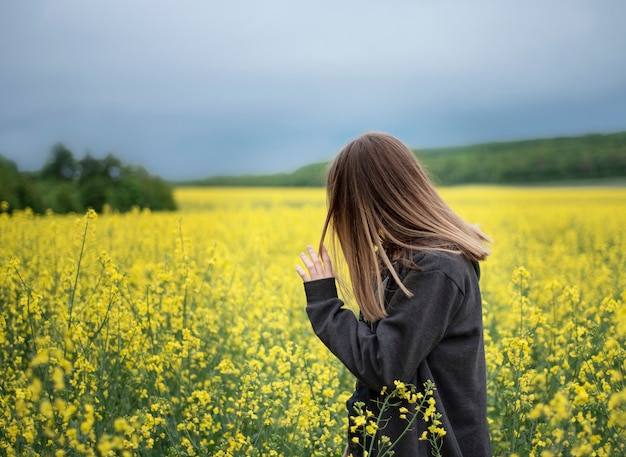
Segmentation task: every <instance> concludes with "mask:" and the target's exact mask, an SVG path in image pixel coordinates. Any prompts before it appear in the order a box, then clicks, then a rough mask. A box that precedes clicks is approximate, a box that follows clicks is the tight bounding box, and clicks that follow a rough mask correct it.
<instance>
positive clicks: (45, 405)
mask: <svg viewBox="0 0 626 457" xmlns="http://www.w3.org/2000/svg"><path fill="white" fill-rule="evenodd" d="M441 192H442V195H443V196H444V198H445V199H446V200H447V201H448V203H450V205H451V206H452V207H453V208H454V209H455V210H456V211H458V212H459V213H460V214H461V215H462V216H463V217H464V218H465V219H466V220H468V221H469V222H472V223H479V224H480V225H481V227H482V228H483V230H484V231H485V232H486V233H488V234H489V235H490V236H491V237H492V238H493V240H494V243H493V245H492V250H493V253H492V255H491V257H490V258H489V259H488V260H487V261H486V262H485V263H483V264H482V267H481V268H482V278H481V287H482V290H483V298H484V322H485V343H486V355H487V363H488V393H489V419H490V425H491V436H492V443H493V448H494V455H518V456H526V455H528V456H531V455H532V456H550V455H554V456H556V455H598V456H602V455H606V456H609V455H625V454H626V439H625V438H624V434H623V430H624V427H626V382H625V379H626V377H625V374H626V353H625V350H624V347H626V307H625V305H624V301H625V299H626V271H625V269H624V267H625V266H626V235H625V234H624V230H623V227H624V226H626V211H625V209H626V189H622V188H500V187H463V188H447V189H441ZM176 199H177V201H178V203H179V206H180V208H181V209H180V210H179V211H178V212H176V213H152V212H150V211H133V212H130V213H127V214H117V213H112V212H108V213H105V214H100V215H96V214H95V213H93V212H89V213H87V214H85V215H54V214H51V213H48V214H46V215H35V214H33V213H32V211H21V212H14V213H13V214H12V215H9V214H7V213H2V214H0V246H2V248H1V250H0V269H1V273H0V304H1V305H2V309H3V312H2V315H1V316H0V363H1V366H0V372H2V376H1V377H0V392H2V395H1V396H0V430H1V432H0V455H8V456H20V455H31V456H47V455H72V456H82V455H84V456H90V455H94V456H95V455H103V456H109V455H110V456H113V455H128V456H131V455H132V456H134V455H142V456H147V455H154V456H160V455H181V456H213V455H221V456H244V455H245V456H265V455H270V456H296V455H298V456H299V455H307V456H327V455H340V454H341V452H342V450H343V448H344V447H345V431H346V430H347V411H346V410H345V401H346V399H347V397H348V396H349V395H350V393H351V389H352V388H353V378H352V376H351V375H350V374H349V373H347V372H346V370H345V369H344V368H343V367H342V366H341V364H340V363H339V362H338V361H337V360H336V359H335V358H334V357H333V356H332V354H330V353H329V351H327V350H326V348H325V347H324V346H323V345H322V344H321V343H320V342H319V341H318V340H317V338H316V337H315V335H314V334H313V332H312V330H311V328H310V325H309V323H308V320H307V318H306V313H305V311H304V295H303V290H302V284H301V280H300V279H299V277H298V276H297V274H296V273H295V272H294V266H295V263H296V262H298V253H299V252H300V251H301V250H302V249H303V247H304V246H305V245H306V244H309V243H310V244H313V245H316V243H317V241H318V237H319V234H320V230H321V226H322V223H323V220H324V216H325V201H324V191H323V189H194V188H181V189H177V191H176ZM349 305H350V306H354V304H353V303H349ZM407 400H409V401H410V402H412V403H415V402H416V401H419V400H421V397H420V398H417V396H415V397H412V398H407ZM429 425H430V426H432V430H430V432H431V433H433V434H442V435H443V437H442V438H443V439H444V440H445V439H446V436H445V431H444V430H443V429H440V428H439V427H438V426H439V424H436V423H430V424H429ZM370 431H371V432H372V433H374V432H376V430H374V429H373V428H371V430H370Z"/></svg>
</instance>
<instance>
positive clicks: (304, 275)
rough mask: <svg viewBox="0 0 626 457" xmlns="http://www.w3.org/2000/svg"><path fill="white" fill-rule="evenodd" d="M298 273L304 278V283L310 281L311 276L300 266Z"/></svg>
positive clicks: (297, 267) (298, 266) (297, 266)
mask: <svg viewBox="0 0 626 457" xmlns="http://www.w3.org/2000/svg"><path fill="white" fill-rule="evenodd" d="M296 272H297V273H298V275H300V277H301V278H302V281H304V282H308V281H310V278H309V275H307V274H306V272H305V271H304V270H303V269H302V267H301V266H300V265H296Z"/></svg>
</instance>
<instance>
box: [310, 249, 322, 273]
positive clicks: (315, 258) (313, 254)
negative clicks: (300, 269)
mask: <svg viewBox="0 0 626 457" xmlns="http://www.w3.org/2000/svg"><path fill="white" fill-rule="evenodd" d="M307 250H308V251H309V255H310V256H311V260H312V261H313V265H314V266H315V271H316V272H317V273H318V274H322V273H323V272H324V267H323V266H322V262H321V261H320V258H319V257H318V255H317V252H315V249H313V246H307Z"/></svg>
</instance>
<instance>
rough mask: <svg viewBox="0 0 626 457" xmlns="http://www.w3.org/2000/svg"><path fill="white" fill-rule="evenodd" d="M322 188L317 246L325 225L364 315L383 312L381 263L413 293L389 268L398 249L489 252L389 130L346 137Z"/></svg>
mask: <svg viewBox="0 0 626 457" xmlns="http://www.w3.org/2000/svg"><path fill="white" fill-rule="evenodd" d="M326 191H327V204H328V213H327V216H326V221H325V223H324V228H323V230H322V236H321V240H320V248H321V245H322V244H323V243H324V241H325V238H326V235H327V233H330V234H331V235H332V241H333V246H336V242H337V241H338V242H339V245H340V247H341V251H342V252H343V257H344V259H345V262H346V265H347V268H348V273H349V276H350V281H351V283H352V291H351V292H352V295H353V296H354V298H355V299H356V302H357V304H358V306H359V309H360V311H361V314H362V315H363V317H364V318H365V319H366V320H367V321H369V322H376V321H378V320H380V319H382V318H384V317H386V316H387V312H386V310H385V304H384V301H383V287H382V272H383V270H384V269H386V270H388V271H389V274H391V275H392V276H393V278H394V279H395V281H396V283H397V284H398V285H399V287H400V288H401V289H402V291H403V292H404V293H405V294H406V295H407V296H411V295H412V294H411V292H410V291H409V290H408V289H407V288H406V287H405V286H404V285H403V284H402V282H401V280H400V278H399V277H398V275H397V273H396V271H395V270H394V268H393V262H394V261H396V260H398V259H397V257H398V256H399V255H401V254H402V253H403V252H405V253H406V252H407V251H410V252H419V251H431V250H439V251H447V252H454V253H459V254H461V255H463V256H465V257H466V258H468V259H470V260H474V261H479V260H484V259H485V258H486V257H487V256H488V255H489V249H487V247H486V246H485V243H486V242H489V241H490V240H489V238H488V237H487V236H486V235H485V234H484V233H483V232H482V231H481V230H480V229H479V228H478V227H476V226H474V225H471V224H468V223H467V222H465V221H464V220H463V219H461V218H460V217H459V216H458V215H457V214H456V213H455V212H454V211H453V210H452V209H451V208H450V207H449V206H448V205H447V204H446V203H445V202H444V201H443V199H442V198H441V197H440V196H439V194H438V193H437V191H436V189H435V187H434V185H433V183H432V182H431V180H430V178H429V177H428V175H427V173H426V172H425V170H424V169H423V167H422V166H421V165H420V163H419V161H418V159H417V157H416V156H415V154H413V152H412V151H411V150H410V149H409V148H408V147H406V146H405V145H404V144H403V143H402V142H400V141H399V140H398V139H396V138H395V137H393V136H391V135H388V134H385V133H366V134H363V135H361V136H360V137H358V138H356V139H355V140H353V141H351V142H350V143H348V144H347V145H346V146H345V147H344V148H343V149H342V150H341V151H340V152H339V154H338V155H337V156H336V157H335V159H334V160H333V161H332V162H331V164H330V166H329V168H328V173H327V180H326ZM333 252H334V253H335V255H336V253H337V249H334V250H333ZM340 284H341V282H340ZM373 285H375V286H376V287H373ZM375 290H376V292H375Z"/></svg>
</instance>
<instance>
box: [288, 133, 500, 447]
mask: <svg viewBox="0 0 626 457" xmlns="http://www.w3.org/2000/svg"><path fill="white" fill-rule="evenodd" d="M327 200H328V202H327V203H328V214H327V217H326V222H325V224H324V228H323V230H322V236H321V241H320V248H319V255H318V253H317V252H316V251H315V250H314V249H313V248H312V247H311V246H308V248H307V251H308V253H307V254H305V253H302V254H301V259H302V261H303V263H304V266H305V268H306V270H305V269H304V268H302V267H301V266H300V265H298V266H296V271H297V272H298V274H299V275H300V277H301V278H302V280H303V281H304V288H305V293H306V297H307V308H306V309H307V313H308V316H309V319H310V321H311V324H312V327H313V329H314V331H315V333H316V334H317V336H318V337H319V338H320V339H321V340H322V342H323V343H324V344H325V345H326V346H327V347H328V348H329V349H330V350H331V351H332V352H333V354H334V355H335V356H337V357H338V358H339V359H340V360H341V361H342V362H343V364H344V365H345V366H346V367H347V368H348V370H350V371H351V372H352V373H353V374H354V375H355V376H356V378H357V382H356V389H355V393H354V394H353V396H352V398H351V399H350V400H349V401H348V409H349V414H350V415H354V414H355V413H354V411H353V405H354V403H355V402H356V401H362V402H363V403H365V405H366V407H367V409H369V410H370V411H373V412H374V413H377V412H378V411H379V410H378V409H377V408H378V405H379V401H380V400H382V399H383V395H381V391H382V389H383V387H385V386H386V387H387V392H390V391H392V390H393V388H394V381H402V382H404V383H407V384H412V385H414V386H416V387H417V388H418V389H419V390H421V389H422V386H423V383H424V382H425V381H426V380H430V381H433V382H434V383H435V385H436V390H435V392H434V396H435V400H436V407H437V410H438V411H439V412H440V413H441V414H442V418H441V421H442V427H443V428H444V429H445V431H446V434H445V436H444V437H443V448H442V449H441V454H442V455H443V456H446V457H454V456H463V457H467V456H476V457H485V456H490V455H491V446H490V441H489V433H488V427H487V417H486V410H487V394H486V373H485V355H484V342H483V326H482V300H481V294H480V289H479V278H480V269H479V265H478V261H480V260H484V259H485V258H486V257H487V256H488V255H489V250H488V249H487V248H486V247H485V243H487V242H489V239H488V238H487V236H486V235H485V234H483V233H482V232H481V231H480V230H479V229H478V228H477V227H476V226H473V225H470V224H468V223H466V222H465V221H463V220H462V219H461V218H460V217H459V216H458V215H457V214H455V213H454V212H453V211H452V210H451V209H450V207H449V206H448V205H447V204H446V203H445V202H444V201H443V200H442V198H441V197H440V196H439V194H438V193H437V191H436V190H435V188H434V186H433V184H432V182H431V181H430V179H429V178H428V176H427V174H426V173H425V171H424V169H423V168H422V167H421V165H420V163H419V162H418V160H417V158H416V157H415V155H414V154H413V153H412V151H411V150H410V149H409V148H407V147H406V146H405V145H404V144H402V143H401V142H400V141H399V140H397V139H396V138H394V137H392V136H390V135H387V134H383V133H367V134H364V135H362V136H360V137H359V138H357V139H355V140H354V141H352V142H350V143H349V144H347V145H346V146H345V147H344V148H343V149H342V150H341V151H340V153H339V154H338V155H337V157H336V158H335V160H334V161H333V162H332V164H331V165H330V168H329V170H328V176H327ZM327 234H329V235H331V236H330V237H329V238H331V239H330V240H329V241H331V244H329V246H331V247H332V248H334V249H331V252H333V254H334V258H335V260H336V258H337V253H338V252H339V250H338V249H337V248H340V250H341V252H342V254H343V259H344V260H345V265H346V267H347V270H348V273H349V278H347V279H349V283H351V287H350V290H345V292H346V293H347V294H349V295H351V296H353V297H354V299H355V301H356V303H357V304H358V306H359V309H360V317H359V318H358V319H356V318H355V316H354V313H353V312H352V311H350V310H349V309H347V308H345V307H344V306H343V305H344V304H343V302H342V301H341V300H340V299H339V298H338V294H337V288H336V284H335V273H334V272H333V266H332V262H331V258H330V255H329V253H328V251H327V250H326V247H325V242H326V238H327ZM339 279H340V278H339ZM339 283H340V286H342V287H344V288H345V286H343V285H344V284H347V283H348V281H341V280H339ZM406 425H407V421H406V419H404V420H403V419H402V418H401V417H400V415H399V414H397V411H396V413H395V414H394V413H393V411H391V412H388V413H387V415H386V417H385V418H384V421H383V422H382V423H381V428H380V430H379V431H378V433H379V436H380V435H386V436H387V437H389V438H390V440H391V442H395V441H397V444H396V445H395V447H394V448H393V450H394V451H395V454H394V455H396V456H398V457H409V456H429V455H431V449H430V448H429V444H428V442H427V441H423V440H420V439H419V438H420V436H421V434H422V432H423V430H425V427H426V425H425V424H423V423H421V424H417V425H416V426H415V427H412V428H411V429H410V430H408V431H407V432H406V433H404V434H403V432H404V431H405V428H406ZM361 440H362V438H359V437H358V436H357V437H356V438H355V437H354V436H352V434H351V432H350V430H349V431H348V448H347V449H346V452H345V454H344V455H348V454H352V455H353V456H358V455H362V452H363V451H362V450H363V447H364V446H365V445H366V444H367V445H368V446H369V443H363V442H362V441H361ZM375 442H376V440H375ZM376 452H377V451H375V452H374V455H376ZM370 457H372V455H371V454H370Z"/></svg>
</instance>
